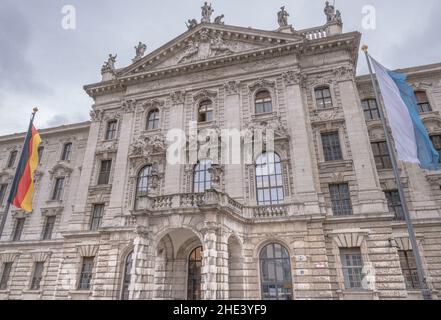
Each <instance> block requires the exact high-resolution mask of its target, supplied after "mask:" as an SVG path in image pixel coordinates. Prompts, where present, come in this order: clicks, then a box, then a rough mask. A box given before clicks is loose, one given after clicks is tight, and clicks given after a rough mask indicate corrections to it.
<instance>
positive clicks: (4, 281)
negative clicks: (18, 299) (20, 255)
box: [0, 262, 12, 290]
mask: <svg viewBox="0 0 441 320" xmlns="http://www.w3.org/2000/svg"><path fill="white" fill-rule="evenodd" d="M11 270H12V262H6V263H4V264H3V269H2V273H1V275H2V276H1V278H0V290H6V289H7V288H8V282H9V276H10V275H11Z"/></svg>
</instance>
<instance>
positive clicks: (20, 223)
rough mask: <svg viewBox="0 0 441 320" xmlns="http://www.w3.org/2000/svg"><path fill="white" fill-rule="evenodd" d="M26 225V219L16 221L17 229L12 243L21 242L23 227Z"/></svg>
mask: <svg viewBox="0 0 441 320" xmlns="http://www.w3.org/2000/svg"><path fill="white" fill-rule="evenodd" d="M24 224H25V218H20V219H16V220H15V228H14V232H13V233H12V241H20V239H21V234H22V233H23V227H24Z"/></svg>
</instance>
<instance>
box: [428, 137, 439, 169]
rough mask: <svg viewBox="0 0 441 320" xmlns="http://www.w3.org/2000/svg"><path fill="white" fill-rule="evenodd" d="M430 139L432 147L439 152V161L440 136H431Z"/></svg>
mask: <svg viewBox="0 0 441 320" xmlns="http://www.w3.org/2000/svg"><path fill="white" fill-rule="evenodd" d="M430 139H432V143H433V147H434V148H435V149H436V151H438V153H439V161H440V163H441V136H431V137H430Z"/></svg>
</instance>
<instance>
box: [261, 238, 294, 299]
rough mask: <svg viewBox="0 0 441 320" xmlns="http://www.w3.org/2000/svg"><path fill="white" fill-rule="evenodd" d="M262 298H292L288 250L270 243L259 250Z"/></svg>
mask: <svg viewBox="0 0 441 320" xmlns="http://www.w3.org/2000/svg"><path fill="white" fill-rule="evenodd" d="M260 277H261V279H260V282H261V284H262V299H263V300H292V298H293V290H292V277H291V262H290V257H289V253H288V250H287V249H286V248H285V247H284V246H282V245H280V244H278V243H271V244H269V245H267V246H266V247H265V248H263V249H262V251H261V252H260Z"/></svg>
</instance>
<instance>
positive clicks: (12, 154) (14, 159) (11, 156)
mask: <svg viewBox="0 0 441 320" xmlns="http://www.w3.org/2000/svg"><path fill="white" fill-rule="evenodd" d="M17 156H18V151H17V150H13V151H11V152H10V153H9V157H8V163H7V164H6V168H8V169H11V168H14V166H15V163H16V162H17Z"/></svg>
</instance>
